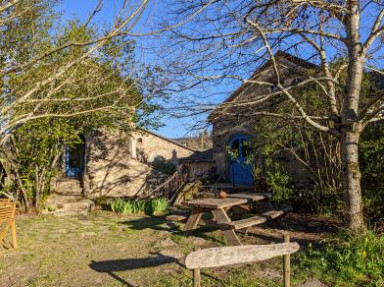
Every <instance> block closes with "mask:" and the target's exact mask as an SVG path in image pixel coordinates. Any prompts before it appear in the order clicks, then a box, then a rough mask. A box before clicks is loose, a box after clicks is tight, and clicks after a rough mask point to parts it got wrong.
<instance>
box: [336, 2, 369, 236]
mask: <svg viewBox="0 0 384 287" xmlns="http://www.w3.org/2000/svg"><path fill="white" fill-rule="evenodd" d="M347 9H348V18H347V23H346V28H347V48H348V78H347V87H346V88H347V91H346V95H345V100H344V104H343V108H342V113H341V122H342V129H341V159H342V169H343V171H342V172H343V193H344V204H345V216H344V221H345V225H346V227H347V228H348V229H349V230H351V231H352V232H358V231H361V230H365V229H366V228H365V224H364V217H363V203H362V195H361V185H360V179H361V174H360V169H359V156H358V152H359V147H358V144H359V138H360V134H361V132H362V125H361V123H360V122H359V120H358V118H359V117H358V115H359V102H360V92H361V83H362V80H363V71H364V56H363V49H362V44H361V35H360V21H361V19H360V16H361V15H360V1H358V0H350V1H348V2H347Z"/></svg>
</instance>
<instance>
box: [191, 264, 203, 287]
mask: <svg viewBox="0 0 384 287" xmlns="http://www.w3.org/2000/svg"><path fill="white" fill-rule="evenodd" d="M200 281H201V276H200V268H196V269H193V287H200V286H201V285H200Z"/></svg>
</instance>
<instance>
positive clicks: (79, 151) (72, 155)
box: [65, 143, 85, 178]
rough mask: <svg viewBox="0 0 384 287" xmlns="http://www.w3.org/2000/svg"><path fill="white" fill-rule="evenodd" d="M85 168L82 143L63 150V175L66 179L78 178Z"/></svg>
mask: <svg viewBox="0 0 384 287" xmlns="http://www.w3.org/2000/svg"><path fill="white" fill-rule="evenodd" d="M84 167H85V145H84V143H81V144H78V145H75V146H73V147H66V148H65V175H66V176H67V177H75V178H80V177H81V176H82V175H83V173H84Z"/></svg>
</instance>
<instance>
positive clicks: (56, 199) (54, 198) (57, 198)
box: [46, 193, 84, 205]
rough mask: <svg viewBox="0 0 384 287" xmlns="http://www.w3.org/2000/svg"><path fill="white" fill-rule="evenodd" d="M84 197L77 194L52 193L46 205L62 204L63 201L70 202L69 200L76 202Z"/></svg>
mask: <svg viewBox="0 0 384 287" xmlns="http://www.w3.org/2000/svg"><path fill="white" fill-rule="evenodd" d="M83 199H84V197H83V196H82V195H81V194H79V195H60V194H56V193H53V194H51V195H50V196H49V198H48V199H47V201H46V204H47V205H54V204H64V203H70V202H78V201H81V200H83Z"/></svg>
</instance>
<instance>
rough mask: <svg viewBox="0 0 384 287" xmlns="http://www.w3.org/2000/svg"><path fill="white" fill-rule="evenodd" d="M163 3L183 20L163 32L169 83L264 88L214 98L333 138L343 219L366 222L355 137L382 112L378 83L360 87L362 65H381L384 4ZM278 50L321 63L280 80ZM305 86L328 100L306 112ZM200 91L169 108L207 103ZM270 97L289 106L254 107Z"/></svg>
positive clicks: (193, 108)
mask: <svg viewBox="0 0 384 287" xmlns="http://www.w3.org/2000/svg"><path fill="white" fill-rule="evenodd" d="M170 2H171V3H172V6H169V7H173V13H170V14H171V15H172V17H171V19H170V20H169V21H168V22H167V24H168V25H169V26H172V25H175V24H174V23H172V20H173V21H175V23H177V22H180V21H181V20H182V19H190V21H189V22H188V23H187V24H186V25H184V26H177V27H175V28H174V29H172V31H171V33H169V36H170V37H169V39H172V40H173V41H172V42H171V43H172V44H171V45H170V46H169V50H166V51H167V52H170V51H172V54H171V55H172V57H171V59H170V58H168V59H170V60H169V61H170V62H169V63H167V67H168V68H169V72H170V73H173V74H174V75H176V76H175V77H176V80H177V81H178V83H179V85H178V86H176V85H175V87H174V90H176V91H186V90H187V89H191V88H194V89H195V90H194V91H195V92H196V91H197V90H196V87H198V86H199V85H200V86H201V87H205V88H207V87H209V85H211V86H212V85H215V84H216V83H217V82H218V81H221V84H222V85H223V84H225V83H227V84H230V85H231V86H229V87H233V80H238V81H240V82H241V83H244V84H247V85H254V86H258V87H260V88H264V93H262V94H261V95H260V94H258V95H257V96H255V95H254V96H253V97H248V98H243V100H241V99H240V100H238V101H228V102H225V103H224V104H222V105H220V109H219V111H220V113H221V114H225V113H231V111H233V109H234V108H237V109H238V110H237V113H239V111H240V114H242V115H244V116H246V117H250V116H252V117H256V116H268V117H279V118H282V117H283V118H288V119H290V120H292V121H295V122H296V123H302V124H304V125H306V126H310V127H311V128H313V129H315V130H318V131H321V132H324V133H328V134H330V135H332V136H333V137H335V138H337V139H338V141H339V142H340V149H341V158H342V173H343V193H344V202H345V224H346V226H347V227H348V228H349V229H350V230H352V231H358V230H360V229H364V228H365V224H364V218H363V206H362V191H361V186H360V178H361V174H360V170H359V160H358V144H359V139H360V135H361V133H362V132H363V130H364V128H365V126H366V125H367V124H368V123H369V122H370V121H371V120H373V119H375V118H378V117H380V115H382V112H383V110H384V92H383V90H382V89H379V90H375V91H372V94H371V95H370V96H369V97H365V98H362V96H361V89H362V82H363V77H364V75H365V74H366V73H368V72H374V73H375V74H376V75H383V74H384V72H382V68H383V67H382V58H383V51H384V49H383V39H384V36H383V34H384V33H383V32H384V20H383V18H384V3H383V2H382V1H377V0H364V1H358V0H346V1H343V0H288V1H282V0H281V1H280V0H263V1H253V0H238V1H237V0H236V1H228V0H216V1H208V0H200V1H184V0H174V1H171V0H170ZM168 41H169V40H168ZM162 49H163V50H165V49H164V47H163V48H162ZM170 49H172V50H170ZM277 50H284V51H287V52H289V53H290V54H294V55H296V56H298V57H300V58H303V59H307V60H308V61H310V62H312V63H316V64H317V66H318V68H317V69H316V71H315V72H314V73H308V74H306V76H305V77H302V78H301V80H300V81H299V82H297V81H295V82H289V81H288V82H287V81H285V78H286V75H284V72H283V68H282V66H281V64H280V63H279V59H278V58H277V57H276V52H277ZM267 61H268V62H269V63H270V65H271V67H272V70H273V77H272V78H270V79H260V78H258V77H257V76H255V75H254V76H251V77H250V78H249V75H251V74H252V73H253V72H254V70H255V69H256V68H259V67H261V66H262V65H263V64H264V63H265V62H267ZM344 75H346V78H345V80H344V79H343V76H344ZM308 85H316V86H317V87H318V91H319V92H318V97H319V98H321V99H323V100H325V102H326V103H327V111H326V112H324V111H323V110H322V111H319V112H317V113H316V111H314V110H313V109H312V110H310V111H309V110H307V109H306V107H305V106H304V105H303V104H302V103H301V100H300V94H296V93H295V91H296V89H297V88H303V87H305V86H308ZM229 89H230V88H229ZM210 91H212V89H210ZM197 93H198V92H196V93H195V94H197ZM202 94H204V97H203V96H201V95H202ZM184 95H185V93H184ZM207 97H208V95H207V92H206V91H204V90H200V97H196V96H195V97H194V98H192V100H191V98H189V99H188V102H187V101H184V102H182V101H181V100H178V101H177V105H175V106H174V108H180V109H183V108H184V111H185V110H187V111H188V113H187V114H193V113H198V112H201V111H208V110H209V109H210V107H209V106H207V105H202V103H203V102H204V100H205V99H204V98H207ZM276 98H279V99H282V98H284V99H285V100H286V101H287V102H288V103H290V105H291V107H292V113H283V114H282V113H279V112H266V111H260V109H257V107H260V106H262V105H263V103H266V102H268V101H271V100H273V99H276ZM183 103H184V104H185V106H183ZM186 106H188V108H187V109H185V107H186ZM184 114H185V112H184Z"/></svg>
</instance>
